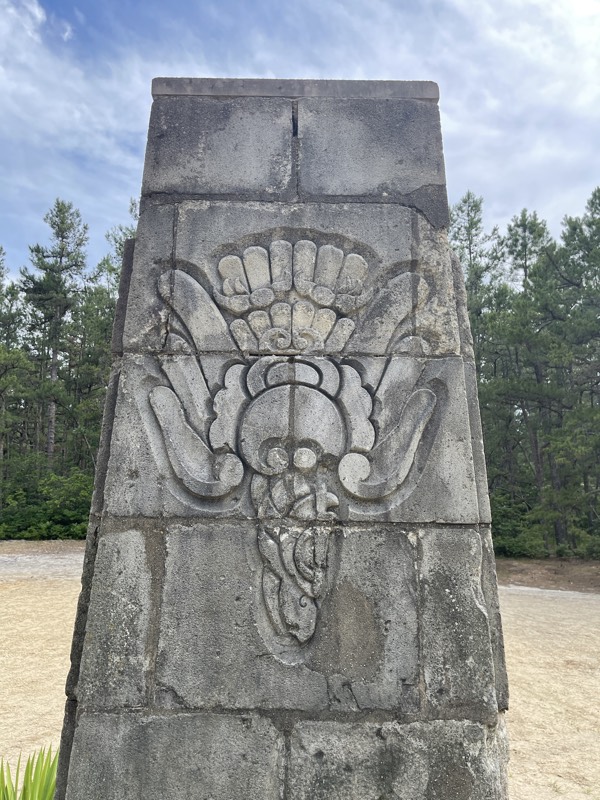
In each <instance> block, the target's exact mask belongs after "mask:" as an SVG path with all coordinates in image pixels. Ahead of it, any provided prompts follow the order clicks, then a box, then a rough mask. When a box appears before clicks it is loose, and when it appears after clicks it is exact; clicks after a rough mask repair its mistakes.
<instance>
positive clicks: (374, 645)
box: [56, 79, 508, 800]
mask: <svg viewBox="0 0 600 800" xmlns="http://www.w3.org/2000/svg"><path fill="white" fill-rule="evenodd" d="M153 92H154V97H155V100H154V105H153V110H152V116H151V121H150V130H149V137H148V148H147V152H146V162H145V170H144V181H143V188H142V202H141V213H140V220H139V225H138V231H137V236H136V240H135V243H129V244H128V246H127V248H126V251H125V258H124V265H123V274H122V280H121V287H120V298H119V304H118V309H117V318H116V322H115V329H114V336H113V351H114V354H115V361H114V364H113V370H112V376H111V382H110V387H109V392H108V397H107V402H106V411H105V421H104V428H103V434H102V443H101V452H100V455H99V459H98V471H97V476H96V484H95V492H94V499H93V505H92V515H91V519H90V528H89V537H88V548H87V555H86V566H85V570H84V576H83V588H82V594H81V600H80V603H79V609H78V615H77V622H76V629H75V635H74V641H73V650H72V667H71V672H70V674H69V679H68V683H67V696H68V700H67V707H66V713H65V724H64V729H63V737H62V745H61V760H60V766H59V777H58V781H57V792H56V800H65V798H67V800H117V799H118V798H119V799H120V798H123V800H124V799H125V798H127V800H130V799H132V800H135V799H136V798H143V797H148V796H157V797H161V798H165V800H171V799H172V800H176V799H177V800H179V799H180V798H186V799H187V798H189V799H190V800H196V799H197V800H238V798H239V800H242V798H244V800H246V798H261V800H269V798H273V800H275V798H277V800H281V799H282V798H286V800H304V799H305V798H306V799H308V798H311V800H319V798H323V800H326V799H327V800H329V799H330V798H331V799H332V800H334V799H335V798H340V800H342V798H343V800H369V799H370V798H373V800H383V798H390V800H391V798H397V799H398V800H506V797H507V794H506V762H507V749H506V737H505V733H504V728H503V719H502V717H503V714H502V712H504V711H505V710H506V708H507V704H508V690H507V681H506V670H505V666H504V653H503V644H502V631H501V623H500V615H499V607H498V597H497V589H496V577H495V570H494V560H493V550H492V544H491V536H490V527H489V523H490V510H489V502H488V498H487V479H486V474H485V459H484V455H483V441H482V432H481V422H480V417H479V408H478V403H477V391H476V374H475V364H474V358H473V347H472V340H471V334H470V331H469V322H468V314H467V310H466V305H465V302H466V301H465V292H464V286H463V284H462V275H461V269H460V265H459V264H458V261H457V259H456V257H454V256H453V254H452V253H451V251H450V248H449V246H448V240H447V230H446V227H447V222H448V206H447V199H446V191H445V177H444V163H443V154H442V144H441V133H440V125H439V115H438V107H437V86H436V85H435V84H431V83H428V82H394V81H391V82H388V81H386V82H380V83H373V84H371V83H369V82H364V81H359V82H348V81H324V82H319V81H303V80H294V81H275V80H266V81H258V80H241V79H240V80H221V79H157V80H156V81H155V83H154V87H153Z"/></svg>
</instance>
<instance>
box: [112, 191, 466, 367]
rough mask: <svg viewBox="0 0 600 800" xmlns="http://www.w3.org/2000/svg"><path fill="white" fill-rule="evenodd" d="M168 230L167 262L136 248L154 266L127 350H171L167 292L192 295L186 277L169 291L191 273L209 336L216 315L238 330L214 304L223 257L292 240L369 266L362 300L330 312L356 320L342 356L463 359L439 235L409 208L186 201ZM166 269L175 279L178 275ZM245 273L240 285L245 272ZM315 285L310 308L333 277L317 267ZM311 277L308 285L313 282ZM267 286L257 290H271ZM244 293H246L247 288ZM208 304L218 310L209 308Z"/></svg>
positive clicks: (206, 343) (219, 343)
mask: <svg viewBox="0 0 600 800" xmlns="http://www.w3.org/2000/svg"><path fill="white" fill-rule="evenodd" d="M155 208H156V207H155V206H153V205H149V206H147V210H145V211H143V212H142V217H141V219H142V220H144V219H145V216H146V214H148V215H150V217H151V220H150V222H149V223H148V224H149V225H151V224H153V223H152V218H154V217H156V216H158V217H160V216H161V214H160V213H159V212H158V211H156V210H153V209H155ZM159 208H161V207H160V206H159ZM249 211H251V214H249V213H248V212H249ZM164 213H165V212H163V214H164ZM165 222H166V221H165ZM140 224H141V223H140ZM174 224H175V225H176V230H177V236H176V242H175V253H174V260H173V262H171V261H170V260H169V259H170V252H169V258H168V257H167V256H166V255H163V256H161V257H160V258H158V257H157V256H156V253H160V252H161V250H162V249H163V248H164V244H163V245H161V248H157V249H155V250H154V251H153V252H154V255H153V256H150V255H149V254H147V253H146V254H145V253H144V252H143V249H142V251H141V252H139V253H138V252H137V251H136V256H135V259H136V264H137V263H138V260H139V261H140V263H144V259H145V260H146V261H151V262H152V264H153V266H152V268H151V269H150V267H149V273H148V277H147V279H146V281H145V282H144V285H143V287H140V286H137V287H136V290H135V291H136V294H135V295H134V300H132V301H131V302H130V304H129V306H130V308H131V314H132V315H134V319H133V324H131V325H128V326H127V328H126V335H125V339H124V348H125V350H138V351H139V350H141V349H145V350H151V351H156V350H162V349H163V348H165V347H166V349H170V348H172V347H173V343H172V342H171V341H169V340H166V334H167V332H168V331H170V330H171V327H172V326H173V324H175V328H177V312H176V311H175V310H174V308H173V304H172V302H171V296H170V295H171V293H172V292H173V291H175V290H176V291H177V294H178V296H179V298H180V300H179V304H180V305H181V302H182V301H181V298H187V297H191V293H193V291H194V285H193V283H191V282H189V279H188V278H187V277H186V278H184V280H188V283H187V286H186V287H184V286H183V284H182V286H181V288H180V289H178V288H177V287H174V286H173V280H174V278H175V276H176V275H180V276H183V275H184V274H185V275H186V276H190V277H191V278H192V279H193V282H194V283H196V284H198V285H199V286H200V287H201V289H200V290H198V289H196V291H197V292H199V293H200V294H202V293H205V292H206V293H207V296H206V297H204V298H203V300H202V307H203V314H204V315H207V314H208V315H212V316H213V317H214V319H215V322H214V323H213V324H212V328H215V333H216V329H218V328H219V327H220V325H221V324H222V323H220V322H218V316H223V317H224V318H225V319H226V321H227V323H228V324H230V323H231V322H233V321H234V320H236V319H237V320H238V321H237V322H236V323H235V324H236V325H238V324H239V316H240V314H239V313H237V312H236V313H231V311H230V310H229V309H228V308H227V307H225V306H223V305H222V302H221V304H219V296H221V297H222V296H223V291H224V286H223V284H224V278H223V276H222V275H221V274H220V272H219V269H220V267H219V264H220V263H221V261H222V259H224V258H225V259H227V258H229V257H234V258H237V259H240V260H241V259H242V257H243V254H244V252H245V250H247V249H252V248H256V247H262V248H263V249H266V250H267V251H269V250H270V249H271V248H272V246H273V243H274V242H280V241H289V242H291V243H292V244H293V243H296V242H298V241H303V240H304V241H310V242H312V243H313V244H314V245H315V247H317V248H321V247H323V246H326V247H329V248H331V247H335V248H338V249H341V250H342V252H343V254H344V255H345V256H348V255H350V254H356V255H358V256H359V257H360V258H361V259H364V263H365V265H366V272H365V277H364V294H363V296H362V297H361V298H359V302H358V305H357V307H356V310H354V308H353V307H352V305H349V303H354V301H351V300H350V299H349V297H348V296H345V297H344V296H340V297H338V302H339V303H340V306H339V308H334V310H335V312H336V314H337V316H338V317H348V318H350V319H351V320H352V322H353V325H352V330H351V331H350V332H349V333H348V336H347V337H346V338H345V339H344V340H343V341H342V345H341V347H340V348H339V349H340V350H342V349H343V350H344V352H345V353H361V354H372V355H382V354H384V353H405V352H406V353H411V354H413V355H420V354H422V353H423V352H424V353H425V354H428V355H449V354H457V355H458V354H459V353H460V338H459V328H458V321H457V316H456V304H455V302H454V287H453V276H452V268H451V262H450V257H449V253H448V250H447V245H446V244H445V238H444V235H442V234H441V233H439V232H437V231H434V230H432V229H431V227H430V226H429V225H428V224H427V223H426V222H425V221H423V220H420V219H419V215H417V214H416V213H415V212H413V211H410V210H409V209H405V208H402V207H398V206H391V205H388V206H386V205H381V204H369V205H357V204H353V203H349V204H337V203H335V204H333V203H314V204H313V203H310V204H283V203H251V204H248V205H241V204H240V203H237V202H222V201H210V202H208V201H206V202H188V203H182V204H181V205H180V206H178V211H177V214H176V219H175V221H174ZM415 233H416V234H417V235H415ZM169 236H170V233H169ZM138 247H139V245H138ZM274 257H275V254H274V253H273V254H271V259H273V258H274ZM267 258H268V256H267ZM317 260H318V259H317ZM159 264H162V269H161V268H160V266H157V265H159ZM171 266H174V267H175V268H176V269H177V270H178V273H176V274H175V275H174V273H172V272H171V271H170V269H171ZM222 268H223V266H222V267H221V269H222ZM271 269H272V270H273V281H277V280H279V281H280V279H279V278H277V277H276V273H275V271H274V270H275V261H274V262H273V265H272V267H271ZM225 274H228V273H225ZM353 274H354V275H356V274H357V273H356V272H355V273H353ZM241 275H242V280H243V281H244V283H245V282H246V276H245V273H244V272H243V270H242V273H241ZM161 276H162V277H161ZM347 276H348V268H345V269H342V272H341V273H340V274H339V279H338V286H341V285H342V284H346V285H347V281H346V280H345V277H347ZM314 278H316V280H315V283H316V284H317V285H318V284H319V281H322V282H323V286H322V288H321V289H318V290H317V292H316V295H315V294H314V291H315V290H309V291H311V292H312V293H313V294H312V295H309V294H306V298H307V299H310V300H311V302H313V304H314V301H313V300H312V297H313V296H314V297H316V298H317V300H319V301H321V300H322V299H323V297H324V294H325V295H326V294H327V291H328V290H330V289H331V288H333V289H334V291H335V283H336V279H335V277H332V278H330V279H329V284H328V281H327V278H326V277H325V274H324V273H323V271H322V270H319V269H318V268H317V271H316V274H315V275H314ZM257 280H259V279H258V278H257ZM310 280H313V277H312V276H311V278H310ZM269 281H270V278H269ZM269 281H267V282H265V283H264V284H263V285H264V286H269V287H270V286H271V284H270V282H269ZM259 282H260V280H259ZM283 286H284V284H281V283H279V284H278V286H276V287H273V288H276V290H277V293H278V297H277V298H276V299H277V300H279V301H281V300H283V301H284V302H288V299H287V298H286V296H285V295H282V287H283ZM247 288H248V290H250V289H251V288H252V287H250V286H247ZM256 288H258V284H256ZM290 288H291V285H290ZM346 291H347V290H346ZM339 294H340V295H341V294H343V291H342V292H341V293H339ZM246 295H247V296H248V300H247V301H246V302H247V304H248V313H251V312H252V311H253V310H254V311H258V310H260V309H264V308H265V307H267V311H269V310H270V309H269V307H268V302H262V303H261V298H259V296H258V295H256V296H254V295H253V296H252V297H250V296H249V294H248V292H246ZM291 297H292V303H293V302H294V299H297V297H296V295H295V294H294V293H293V292H291ZM212 299H215V300H216V301H217V303H216V304H215V303H212ZM318 307H319V305H318V303H317V305H316V308H318ZM144 308H148V311H149V312H150V313H148V314H147V315H146V317H143V318H142V314H143V309H144ZM158 309H160V313H158ZM128 313H130V312H128ZM242 318H243V319H247V315H246V314H245V313H244V314H243V315H242ZM151 325H153V326H154V330H153V332H152V334H151V333H150V330H149V326H151ZM234 338H235V337H234ZM332 341H333V340H332ZM194 346H195V347H197V349H199V350H200V352H202V351H204V352H214V351H215V350H216V351H219V352H223V351H224V350H226V349H229V348H230V347H231V344H230V343H228V342H227V341H226V338H225V339H217V340H209V339H206V338H204V337H195V339H194ZM331 347H332V345H331V342H329V343H327V348H326V351H327V352H329V351H331ZM242 349H246V350H249V351H254V352H257V351H258V342H255V343H254V344H249V345H248V346H246V347H244V345H242Z"/></svg>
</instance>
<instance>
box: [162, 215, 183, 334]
mask: <svg viewBox="0 0 600 800" xmlns="http://www.w3.org/2000/svg"><path fill="white" fill-rule="evenodd" d="M178 224H179V206H178V205H174V206H173V229H172V237H171V238H172V244H171V275H170V277H169V308H168V309H167V319H166V321H165V338H164V342H163V348H164V349H166V347H167V340H168V337H169V333H170V332H171V317H172V315H173V308H172V305H171V301H172V299H173V294H174V291H175V268H176V263H177V262H176V258H177V226H178Z"/></svg>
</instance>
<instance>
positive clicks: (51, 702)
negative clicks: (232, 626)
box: [0, 542, 600, 800]
mask: <svg viewBox="0 0 600 800" xmlns="http://www.w3.org/2000/svg"><path fill="white" fill-rule="evenodd" d="M82 558H83V546H82V544H81V543H75V542H56V543H50V542H48V543H17V542H14V543H13V542H0V755H3V756H5V757H7V758H8V759H9V761H10V762H11V763H13V764H14V763H15V762H16V758H17V756H18V754H19V752H20V751H22V752H23V753H24V754H29V753H30V752H31V751H32V750H33V749H35V748H38V747H40V746H42V745H48V744H52V745H53V746H54V747H56V746H57V745H58V741H59V737H60V729H61V724H62V714H63V705H64V694H63V692H64V682H65V677H66V674H67V671H68V666H69V648H70V640H71V632H72V628H73V621H74V617H75V607H76V603H77V596H78V593H79V576H80V572H81V562H82ZM560 563H561V562H553V563H550V562H517V561H514V562H511V561H508V560H506V561H503V562H500V563H499V575H500V581H501V583H503V584H508V585H503V586H502V587H501V591H500V596H501V605H502V613H503V620H504V634H505V640H506V652H507V662H508V670H509V677H510V681H511V710H510V712H509V714H508V721H509V734H510V741H511V764H510V770H509V772H510V787H511V795H510V796H511V800H553V798H557V800H558V798H565V799H566V800H600V565H591V567H590V565H589V564H588V565H585V564H581V565H577V564H572V563H567V564H566V566H564V565H563V566H562V567H561V566H560ZM528 582H529V583H530V584H534V585H535V586H542V587H547V586H550V587H555V588H530V587H527V583H528ZM516 584H521V585H516ZM573 586H575V587H577V588H578V589H581V590H582V591H577V592H575V591H565V590H564V589H565V588H567V589H568V588H570V587H573Z"/></svg>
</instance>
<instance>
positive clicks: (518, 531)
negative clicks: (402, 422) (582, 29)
mask: <svg viewBox="0 0 600 800" xmlns="http://www.w3.org/2000/svg"><path fill="white" fill-rule="evenodd" d="M482 208H483V200H482V198H478V197H475V196H474V195H473V194H472V193H471V192H468V193H467V194H466V195H465V196H464V197H463V199H462V200H461V201H460V202H459V203H458V204H457V205H456V206H455V207H454V209H453V212H452V224H451V228H450V240H451V243H452V244H453V246H454V247H455V249H456V250H457V253H458V255H459V257H460V259H461V263H462V266H463V269H464V272H465V281H466V285H467V294H468V301H469V314H470V319H471V325H472V328H473V334H474V344H475V356H476V361H477V367H478V380H479V400H480V404H481V412H482V422H483V430H484V441H485V448H486V459H487V468H488V482H489V487H490V494H491V502H492V514H493V520H494V522H493V533H494V544H495V548H496V552H497V553H500V554H503V555H509V556H537V557H539V556H545V555H549V554H557V555H563V556H564V555H579V556H587V557H593V558H598V557H599V555H600V506H599V495H600V325H599V321H600V188H598V189H596V190H595V191H594V193H593V194H592V197H591V198H590V200H589V202H588V204H587V208H586V213H585V214H584V215H583V216H582V217H581V218H573V217H566V218H565V220H564V224H563V232H562V236H561V240H560V242H555V241H553V240H552V237H551V236H550V234H549V232H548V229H547V226H546V223H545V222H544V221H543V220H540V219H539V218H538V216H537V214H535V212H534V213H530V212H528V211H527V210H526V209H523V210H522V211H521V213H520V214H518V215H516V216H515V217H513V219H512V220H511V222H510V223H509V224H508V226H507V229H506V233H505V234H504V235H500V234H499V233H498V231H496V230H494V231H492V232H491V233H489V234H488V233H486V232H485V230H484V227H483V214H482Z"/></svg>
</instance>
